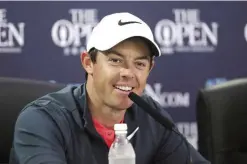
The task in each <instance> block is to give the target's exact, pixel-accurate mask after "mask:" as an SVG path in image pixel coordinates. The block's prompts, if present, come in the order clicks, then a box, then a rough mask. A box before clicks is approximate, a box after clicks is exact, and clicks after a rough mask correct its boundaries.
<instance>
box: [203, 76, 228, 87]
mask: <svg viewBox="0 0 247 164" xmlns="http://www.w3.org/2000/svg"><path fill="white" fill-rule="evenodd" d="M226 81H227V79H226V78H224V77H218V78H213V79H208V80H207V81H206V83H205V88H210V87H212V86H215V85H218V84H222V83H224V82H226Z"/></svg>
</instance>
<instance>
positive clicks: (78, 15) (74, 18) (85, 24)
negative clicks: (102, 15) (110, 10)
mask: <svg viewBox="0 0 247 164" xmlns="http://www.w3.org/2000/svg"><path fill="white" fill-rule="evenodd" d="M69 14H70V15H71V21H70V20H66V19H60V20H58V21H56V22H55V23H54V24H53V26H52V29H51V37H52V40H53V42H54V44H55V45H56V46H58V47H61V48H63V53H64V55H65V56H76V55H80V53H81V52H83V51H84V50H85V49H86V46H85V45H86V43H87V41H88V39H89V36H90V35H91V32H92V29H93V27H94V26H95V25H96V24H97V23H98V10H96V9H70V10H69Z"/></svg>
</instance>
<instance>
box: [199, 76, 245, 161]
mask: <svg viewBox="0 0 247 164" xmlns="http://www.w3.org/2000/svg"><path fill="white" fill-rule="evenodd" d="M196 116H197V124H198V148H199V152H200V153H201V154H202V155H203V156H204V157H205V158H207V159H208V160H210V161H211V162H212V164H247V78H245V79H236V80H231V81H228V82H225V83H222V84H219V85H216V86H214V87H211V88H207V89H202V90H200V91H199V94H198V97H197V104H196Z"/></svg>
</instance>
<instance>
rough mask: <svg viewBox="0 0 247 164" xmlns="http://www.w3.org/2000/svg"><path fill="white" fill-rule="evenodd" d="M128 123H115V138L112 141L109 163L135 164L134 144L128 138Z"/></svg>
mask: <svg viewBox="0 0 247 164" xmlns="http://www.w3.org/2000/svg"><path fill="white" fill-rule="evenodd" d="M127 129H128V128H127V124H115V125H114V131H115V140H114V142H113V143H112V145H111V147H110V150H109V154H108V160H109V164H135V163H136V162H135V161H136V156H135V151H134V148H133V146H132V144H131V143H130V142H129V140H128V139H127V136H126V135H127Z"/></svg>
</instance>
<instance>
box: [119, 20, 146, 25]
mask: <svg viewBox="0 0 247 164" xmlns="http://www.w3.org/2000/svg"><path fill="white" fill-rule="evenodd" d="M132 23H139V24H141V22H136V21H128V22H122V20H121V19H120V20H119V21H118V25H119V26H124V25H126V24H132Z"/></svg>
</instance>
